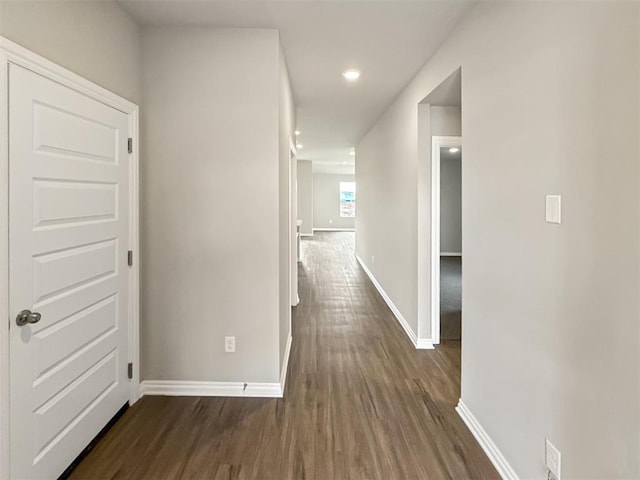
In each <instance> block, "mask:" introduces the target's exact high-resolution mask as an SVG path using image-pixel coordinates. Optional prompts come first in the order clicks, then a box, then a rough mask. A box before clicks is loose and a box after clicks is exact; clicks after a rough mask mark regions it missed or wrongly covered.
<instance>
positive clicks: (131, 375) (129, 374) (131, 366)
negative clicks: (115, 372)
mask: <svg viewBox="0 0 640 480" xmlns="http://www.w3.org/2000/svg"><path fill="white" fill-rule="evenodd" d="M127 376H128V377H129V380H131V379H132V378H133V363H131V362H129V365H127Z"/></svg>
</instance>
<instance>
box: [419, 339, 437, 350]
mask: <svg viewBox="0 0 640 480" xmlns="http://www.w3.org/2000/svg"><path fill="white" fill-rule="evenodd" d="M416 348H417V349H418V350H433V349H434V348H435V346H434V345H433V340H431V339H430V338H419V339H418V342H417V343H416Z"/></svg>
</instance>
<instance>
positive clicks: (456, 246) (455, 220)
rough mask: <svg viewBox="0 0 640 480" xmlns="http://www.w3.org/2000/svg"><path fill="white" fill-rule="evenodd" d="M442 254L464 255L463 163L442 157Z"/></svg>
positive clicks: (453, 158)
mask: <svg viewBox="0 0 640 480" xmlns="http://www.w3.org/2000/svg"><path fill="white" fill-rule="evenodd" d="M440 252H441V253H445V254H446V253H456V254H458V253H462V161H461V159H460V155H459V154H457V155H451V154H448V152H446V151H445V152H442V153H441V155H440Z"/></svg>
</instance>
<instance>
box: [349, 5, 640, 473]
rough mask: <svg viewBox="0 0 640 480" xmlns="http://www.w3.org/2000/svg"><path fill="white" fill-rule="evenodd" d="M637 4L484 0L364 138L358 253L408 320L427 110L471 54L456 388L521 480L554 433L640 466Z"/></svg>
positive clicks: (609, 458)
mask: <svg viewBox="0 0 640 480" xmlns="http://www.w3.org/2000/svg"><path fill="white" fill-rule="evenodd" d="M638 9H639V5H638V4H637V3H628V2H627V3H625V2H613V1H612V2H606V3H605V2H552V3H551V2H545V3H542V2H484V3H480V4H478V5H477V6H476V7H475V8H474V10H473V11H472V12H471V13H470V14H469V15H468V16H467V17H466V18H465V19H464V20H463V21H462V22H461V23H460V24H459V26H458V27H457V29H456V30H455V31H454V32H453V34H452V35H451V36H450V37H449V38H448V40H447V41H446V42H445V43H444V44H443V45H442V46H441V48H440V49H439V51H438V52H437V53H436V54H435V55H434V56H433V57H432V58H431V59H430V60H429V62H428V63H427V64H426V65H425V66H424V67H423V69H422V70H421V71H420V72H419V73H418V75H417V76H416V78H415V79H414V80H413V81H412V82H411V83H410V84H409V85H408V87H407V88H406V89H405V90H404V92H403V93H402V94H401V95H400V96H399V97H398V99H397V100H396V101H395V102H394V104H393V105H392V106H391V107H390V108H389V109H388V110H387V112H386V113H385V114H384V115H383V116H382V117H381V118H379V119H378V120H377V122H376V123H375V125H374V126H373V128H372V129H371V130H370V131H369V133H368V134H367V135H366V136H365V138H364V139H363V140H362V141H361V142H360V144H359V145H358V146H357V153H358V162H357V164H356V181H357V182H358V229H357V232H356V245H357V252H358V254H359V256H360V257H361V258H362V259H365V260H366V261H367V266H368V268H369V269H370V270H371V271H372V272H373V273H374V275H375V276H376V278H377V280H378V281H379V283H380V284H381V285H382V286H383V288H385V290H387V292H388V293H389V295H390V297H391V299H392V300H393V302H394V303H395V304H396V306H397V307H398V308H399V309H400V311H401V312H402V314H403V315H404V316H405V318H407V319H408V320H409V319H411V320H412V321H413V323H414V324H415V317H416V299H417V295H418V291H417V288H416V285H417V282H416V277H417V273H416V264H417V262H416V251H417V234H416V221H417V211H416V210H417V209H416V204H417V182H416V175H417V168H418V167H417V163H418V159H417V157H418V154H417V144H418V141H417V117H418V115H417V105H418V103H419V102H420V101H422V99H424V98H425V96H426V95H427V94H429V92H431V91H432V90H433V89H434V88H435V87H436V86H437V85H438V84H439V83H440V82H441V81H442V80H443V79H445V78H447V77H448V76H449V75H450V74H451V73H452V72H453V71H455V70H456V69H457V68H458V67H460V66H462V85H463V88H462V90H463V118H462V126H463V132H464V143H465V146H464V162H463V167H462V169H463V171H462V176H463V230H464V238H463V251H464V252H465V276H464V279H463V291H464V296H463V311H464V312H465V313H464V317H463V331H464V338H465V341H464V344H463V374H462V399H463V401H464V403H465V404H466V406H467V407H468V408H469V410H470V411H471V412H472V413H473V414H474V416H475V418H476V419H477V420H478V421H479V423H480V424H481V425H482V426H483V427H484V429H485V430H486V432H487V433H488V435H489V436H490V437H491V439H492V440H493V441H494V442H495V444H496V445H497V447H498V448H499V450H500V451H501V452H502V454H503V455H504V458H505V459H506V460H507V461H508V462H509V463H510V465H511V466H512V467H513V468H514V469H515V471H516V472H517V474H518V475H519V476H520V478H523V479H525V478H546V471H545V467H544V440H545V437H548V438H549V439H550V440H551V441H552V442H553V443H554V444H555V445H556V446H557V447H558V448H560V450H561V451H562V463H563V478H638V477H639V476H640V465H639V459H638V451H640V447H639V438H638V425H639V424H640V412H639V408H640V394H639V382H638V379H639V378H640V372H639V358H638V352H639V350H640V349H639V339H640V331H639V322H638V318H639V308H638V300H637V297H638V291H639V290H640V281H639V272H638V264H639V260H640V259H639V252H638V245H639V244H640V241H639V240H640V238H639V235H638V224H639V222H638V214H637V209H638V204H639V203H638V202H639V185H638V160H639V145H638V138H637V137H638V131H639V121H638V112H639V108H638V106H639V101H640V99H639V96H638V92H639V90H638V84H639V72H638V65H639V62H638V58H639V45H640V41H639V38H638V32H639V31H640V28H639V18H640V15H639V12H638ZM546 194H561V195H563V206H564V212H563V224H562V225H551V224H547V223H545V218H544V204H545V195H546ZM611 245H616V248H615V250H611ZM372 255H375V260H376V261H375V264H369V262H368V259H370V258H371V256H372ZM596 350H597V352H596Z"/></svg>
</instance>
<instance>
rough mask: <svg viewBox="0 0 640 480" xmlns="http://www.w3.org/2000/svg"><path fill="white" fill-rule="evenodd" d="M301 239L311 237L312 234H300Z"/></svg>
mask: <svg viewBox="0 0 640 480" xmlns="http://www.w3.org/2000/svg"><path fill="white" fill-rule="evenodd" d="M300 236H301V237H313V233H301V234H300Z"/></svg>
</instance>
